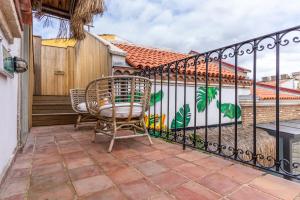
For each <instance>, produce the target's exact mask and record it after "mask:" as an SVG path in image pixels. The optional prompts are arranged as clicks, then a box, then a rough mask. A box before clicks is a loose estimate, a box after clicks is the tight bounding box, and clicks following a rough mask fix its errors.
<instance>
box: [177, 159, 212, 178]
mask: <svg viewBox="0 0 300 200" xmlns="http://www.w3.org/2000/svg"><path fill="white" fill-rule="evenodd" d="M174 170H176V171H177V172H178V173H179V174H182V175H184V176H186V177H188V178H190V179H193V180H194V179H198V178H202V177H204V176H207V175H209V174H211V173H212V171H211V170H209V169H207V168H206V167H202V166H198V165H195V164H193V163H186V164H182V165H179V166H177V167H175V168H174Z"/></svg>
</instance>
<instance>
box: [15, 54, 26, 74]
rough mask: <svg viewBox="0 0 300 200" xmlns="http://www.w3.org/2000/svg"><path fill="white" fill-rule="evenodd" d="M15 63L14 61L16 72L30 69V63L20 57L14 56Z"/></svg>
mask: <svg viewBox="0 0 300 200" xmlns="http://www.w3.org/2000/svg"><path fill="white" fill-rule="evenodd" d="M13 63H14V69H15V72H16V73H23V72H26V71H27V70H28V64H27V62H26V61H25V60H24V59H22V58H19V57H14V58H13Z"/></svg>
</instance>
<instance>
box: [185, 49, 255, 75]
mask: <svg viewBox="0 0 300 200" xmlns="http://www.w3.org/2000/svg"><path fill="white" fill-rule="evenodd" d="M199 53H200V52H198V51H195V50H191V51H190V52H189V54H199ZM222 63H223V64H225V65H226V66H227V67H230V68H232V70H234V67H235V66H234V65H233V64H230V63H228V62H224V61H222ZM237 70H238V71H240V72H251V70H250V69H247V68H244V67H240V66H237Z"/></svg>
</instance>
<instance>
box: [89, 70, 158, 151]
mask: <svg viewBox="0 0 300 200" xmlns="http://www.w3.org/2000/svg"><path fill="white" fill-rule="evenodd" d="M150 93H151V82H150V80H149V79H147V78H143V77H137V76H111V77H106V78H99V79H96V80H94V81H92V82H91V83H89V85H88V86H87V88H86V100H85V101H86V105H87V110H88V112H89V113H90V114H91V115H93V116H95V117H96V118H97V119H98V124H97V125H98V127H96V131H95V137H96V135H97V133H102V134H106V135H110V136H111V137H112V139H111V142H110V145H109V149H108V152H111V151H112V148H113V145H114V142H115V140H117V139H124V138H133V137H141V136H146V137H148V139H149V142H150V144H152V141H151V138H150V136H149V133H148V130H147V128H146V125H145V122H144V113H145V111H146V110H147V108H149V100H150ZM122 129H123V130H131V131H132V132H131V133H132V134H130V135H123V134H122V135H119V134H118V135H117V131H119V130H122ZM137 130H139V131H141V132H142V133H138V132H137ZM118 133H121V132H118ZM94 140H95V138H94Z"/></svg>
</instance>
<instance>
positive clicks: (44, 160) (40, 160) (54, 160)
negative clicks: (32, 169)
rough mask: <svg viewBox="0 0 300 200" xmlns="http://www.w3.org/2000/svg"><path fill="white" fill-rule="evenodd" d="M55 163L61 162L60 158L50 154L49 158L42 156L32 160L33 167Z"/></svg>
mask: <svg viewBox="0 0 300 200" xmlns="http://www.w3.org/2000/svg"><path fill="white" fill-rule="evenodd" d="M57 162H62V157H61V156H60V155H58V154H57V155H56V154H55V155H54V154H51V156H44V157H42V158H38V159H34V160H33V166H37V165H49V164H53V163H57Z"/></svg>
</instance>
